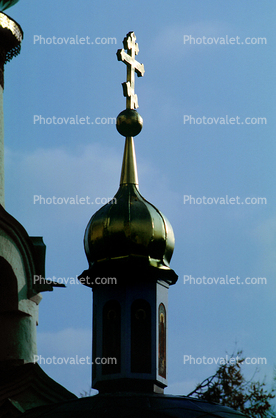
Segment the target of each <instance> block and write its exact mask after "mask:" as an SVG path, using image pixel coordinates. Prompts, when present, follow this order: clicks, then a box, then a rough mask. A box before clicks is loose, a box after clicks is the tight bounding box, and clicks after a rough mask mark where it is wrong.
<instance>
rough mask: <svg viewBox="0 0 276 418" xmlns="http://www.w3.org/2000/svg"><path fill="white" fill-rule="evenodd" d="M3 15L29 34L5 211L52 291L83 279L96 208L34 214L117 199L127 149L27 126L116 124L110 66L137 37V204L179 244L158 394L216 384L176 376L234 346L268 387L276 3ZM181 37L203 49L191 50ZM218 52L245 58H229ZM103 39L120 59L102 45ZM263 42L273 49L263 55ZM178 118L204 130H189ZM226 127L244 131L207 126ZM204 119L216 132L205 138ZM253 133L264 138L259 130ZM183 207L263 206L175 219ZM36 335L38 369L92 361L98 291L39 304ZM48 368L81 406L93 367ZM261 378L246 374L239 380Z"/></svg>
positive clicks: (196, 211)
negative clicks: (38, 247) (67, 360)
mask: <svg viewBox="0 0 276 418" xmlns="http://www.w3.org/2000/svg"><path fill="white" fill-rule="evenodd" d="M7 13H8V15H10V16H11V17H12V18H14V19H15V20H16V21H17V22H18V23H19V24H20V25H21V26H22V28H23V31H24V40H23V44H22V50H21V54H20V55H19V56H18V57H17V58H15V59H13V60H12V62H11V63H9V64H7V65H6V69H5V91H4V112H5V176H6V180H5V187H6V209H7V210H8V211H9V212H10V213H11V214H12V215H13V216H15V217H16V218H17V219H18V220H19V221H20V222H21V223H22V224H23V225H24V227H25V228H26V229H27V231H28V233H29V234H30V235H38V236H43V238H44V241H45V243H46V245H47V254H46V275H47V277H50V278H53V277H54V276H55V277H56V278H57V277H65V278H68V277H76V275H78V274H80V273H81V272H82V271H83V270H84V269H86V268H87V261H86V257H85V254H84V250H83V234H84V230H85V227H86V225H87V223H88V221H89V219H90V217H91V216H92V215H93V213H94V212H95V211H96V210H98V209H99V208H100V205H96V204H94V206H92V205H53V204H52V205H47V204H38V203H36V204H34V196H35V195H36V196H42V197H44V198H47V197H53V196H56V197H74V196H76V195H78V196H79V197H81V196H84V197H85V196H90V197H91V199H92V200H94V199H95V198H97V197H100V198H107V197H113V196H114V194H115V193H116V191H117V189H118V185H119V179H120V169H121V161H122V154H123V146H124V139H123V138H122V137H121V136H120V135H119V134H118V133H117V131H116V128H115V125H114V124H111V123H110V124H108V123H102V124H96V123H94V124H83V125H81V124H79V125H72V124H65V123H63V124H59V125H54V124H53V123H52V124H46V123H45V124H43V123H39V122H36V123H34V117H35V116H39V117H40V116H41V117H42V118H45V119H46V118H53V117H56V118H59V117H60V118H68V117H73V118H75V117H76V115H78V117H84V118H86V117H87V116H88V117H90V120H91V121H95V119H96V118H101V119H102V118H103V119H102V120H103V121H105V120H106V119H108V118H114V117H116V116H117V115H118V114H119V113H120V112H121V111H122V110H123V109H124V108H125V98H124V97H123V94H122V87H121V83H122V82H124V81H125V74H126V69H125V65H123V64H122V63H120V62H118V61H117V58H116V51H117V49H118V48H122V40H123V38H124V36H125V35H126V33H127V32H129V31H134V32H135V34H136V36H137V42H138V44H139V48H140V52H139V55H138V57H137V59H138V60H139V61H140V62H142V63H143V64H144V65H145V76H144V77H143V78H139V79H136V93H137V94H138V98H139V106H140V107H139V113H140V114H141V116H142V117H143V119H144V127H143V130H142V132H141V134H140V135H139V136H138V137H137V138H136V139H135V146H136V153H137V163H138V174H139V183H140V191H141V193H142V195H143V196H144V197H145V198H146V199H147V200H149V201H150V202H152V203H153V204H154V205H155V206H157V207H158V208H159V209H160V210H161V211H162V212H163V213H164V214H165V215H166V216H167V217H168V219H169V220H170V222H171V224H172V226H173V229H174V233H175V238H176V245H175V252H174V255H173V258H172V261H171V267H172V268H173V269H174V270H175V271H176V273H177V274H178V275H179V281H178V283H177V284H176V285H175V286H172V287H171V288H170V290H169V347H168V355H169V358H168V367H169V377H168V382H169V386H168V388H167V390H166V392H167V393H172V394H187V393H189V392H190V391H191V390H192V389H193V388H194V387H195V385H196V384H197V383H198V382H199V381H202V380H203V379H205V378H206V377H208V376H209V375H210V374H212V373H214V372H215V370H216V365H215V364H212V365H203V364H201V365H190V364H187V363H186V364H183V357H184V355H191V356H192V357H194V358H203V356H205V357H206V358H214V357H215V358H216V357H223V356H225V354H226V352H228V353H229V354H231V353H232V351H233V350H234V349H235V344H236V346H237V348H241V349H243V350H244V354H245V355H246V356H247V357H250V358H258V357H262V358H266V359H267V364H266V365H259V369H260V374H259V376H260V378H262V377H263V376H264V375H266V376H267V382H268V387H270V385H271V383H272V377H273V367H274V365H275V364H276V353H275V346H276V344H275V343H276V341H275V335H276V333H275V331H276V329H275V328H276V327H275V294H276V293H275V290H276V285H275V283H276V279H275V271H276V251H275V247H276V245H275V244H276V238H275V237H276V214H275V203H276V198H275V178H276V166H275V155H276V146H275V121H274V118H273V116H274V113H275V77H274V71H273V69H274V68H275V23H274V21H275V19H274V16H275V4H274V2H271V1H266V0H264V1H262V2H258V1H252V0H243V1H240V0H232V1H231V2H230V1H223V2H222V1H219V0H210V1H208V2H206V1H205V0H204V1H203V0H202V1H201V0H198V1H196V2H194V1H191V0H190V1H186V0H185V1H180V0H173V1H171V2H160V1H158V2H157V1H144V0H142V1H139V2H138V3H137V2H134V1H128V2H125V1H123V0H119V1H116V2H112V1H101V2H94V1H89V0H81V1H79V2H76V1H73V0H66V1H64V0H59V1H58V2H56V1H53V0H49V1H47V2H45V1H42V0H36V1H33V0H21V1H19V3H17V4H16V5H15V6H14V7H12V8H11V9H9V10H8V11H7ZM40 36H41V37H42V38H45V39H47V38H49V39H53V37H56V38H65V39H66V38H76V36H78V37H79V38H80V37H84V38H86V37H87V36H88V37H90V41H95V40H96V38H99V39H103V43H101V44H99V45H97V44H96V43H95V42H94V44H93V45H92V44H83V45H80V44H78V45H76V44H75V45H74V44H69V43H67V44H65V42H63V43H62V44H57V45H55V44H53V42H52V43H48V44H45V45H44V44H43V41H42V42H41V43H40V42H39V41H36V42H34V39H38V38H35V37H40ZM184 36H191V37H192V38H195V39H196V43H195V44H193V43H192V42H193V41H191V43H190V42H188V41H186V42H185V43H184ZM227 36H228V39H230V38H235V39H237V37H239V38H238V39H239V41H240V42H244V43H243V44H222V43H221V42H223V41H221V39H226V37H227ZM109 37H110V38H115V39H116V43H115V42H113V43H110V44H108V43H105V40H104V39H107V38H109ZM203 37H206V39H209V44H204V43H203V39H204V38H203ZM247 38H248V39H249V38H250V42H252V43H250V44H245V39H247ZM258 38H265V40H266V41H265V42H263V43H261V41H259V42H260V43H259V44H257V43H256V42H257V41H256V40H257V39H258ZM39 39H41V38H39ZM186 39H187V38H186ZM189 39H190V38H189ZM210 39H211V40H210ZM214 39H215V40H217V39H219V40H220V41H219V42H220V43H217V44H216V43H215V41H214ZM251 40H252V41H251ZM48 42H50V41H48ZM200 42H201V44H200ZM211 42H212V43H211ZM184 115H186V119H187V117H188V118H190V117H191V118H192V117H193V118H195V120H197V122H196V123H189V122H186V123H184ZM227 115H228V118H235V120H239V121H241V122H244V123H240V124H237V123H235V124H234V123H233V124H216V123H215V122H214V119H216V120H217V118H224V119H226V117H227ZM203 117H205V118H206V120H207V118H209V123H206V124H204V123H203V122H202V123H201V124H199V122H200V120H202V121H203ZM237 117H238V118H239V119H237ZM246 118H250V119H247V120H248V121H250V122H251V121H252V123H251V124H246V123H245V119H246ZM252 118H253V119H252ZM258 118H265V119H263V120H265V121H266V123H255V121H256V120H257V119H258ZM41 120H43V119H41ZM189 120H190V119H189ZM191 120H192V119H191ZM220 120H221V119H220ZM211 122H213V123H211ZM184 195H185V196H192V197H194V198H195V199H196V198H203V196H205V197H206V198H214V197H215V198H218V197H222V198H226V195H227V196H228V197H229V198H230V197H236V196H238V197H239V198H240V201H242V202H244V201H245V199H246V198H247V197H249V198H250V199H251V198H258V197H263V198H266V202H267V203H266V204H249V205H247V204H243V205H242V204H240V205H239V204H226V205H222V204H215V203H214V204H203V203H202V204H193V203H191V204H190V203H189V202H186V203H185V204H184ZM253 202H254V200H253ZM184 275H186V276H188V277H189V276H190V275H191V276H193V277H194V278H203V277H204V276H205V277H206V278H208V277H210V278H213V277H216V278H217V277H224V278H226V275H228V277H229V278H230V277H237V276H238V277H240V282H244V281H245V279H246V278H247V277H249V278H266V284H263V285H261V284H260V285H258V284H255V285H254V284H250V285H246V284H245V283H244V285H238V284H237V283H236V284H234V285H220V284H218V285H216V284H212V285H211V284H210V285H209V284H206V285H204V284H190V283H189V282H186V283H185V284H184V280H183V277H184ZM37 332H38V350H39V354H41V355H42V356H44V357H51V356H56V357H67V356H76V355H79V356H87V355H88V356H89V355H91V291H90V290H89V289H88V288H86V287H84V286H81V285H68V286H67V288H66V289H55V290H54V292H51V293H44V294H43V300H42V302H41V305H40V323H39V326H38V328H37ZM42 367H43V369H44V370H45V371H46V372H47V373H48V374H49V375H50V376H51V377H53V378H54V379H56V380H57V381H58V382H59V383H61V384H62V385H64V386H65V387H67V388H68V389H69V390H71V391H73V392H74V393H76V394H77V395H79V393H80V392H81V391H83V390H88V387H89V385H90V380H91V371H90V366H88V365H82V366H76V365H75V366H74V365H72V366H68V365H67V366H66V365H61V366H57V365H45V366H42ZM254 370H255V366H252V365H250V366H249V365H245V366H244V373H245V375H246V376H248V377H251V375H252V374H253V372H254Z"/></svg>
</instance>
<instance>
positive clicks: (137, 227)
mask: <svg viewBox="0 0 276 418" xmlns="http://www.w3.org/2000/svg"><path fill="white" fill-rule="evenodd" d="M174 242H175V240H174V233H173V229H172V226H171V224H170V222H169V221H168V220H167V218H166V217H165V216H164V215H163V214H162V213H161V212H160V211H159V210H158V209H157V208H156V207H155V206H154V205H152V204H151V203H149V202H148V201H147V200H146V199H144V198H143V197H142V195H141V194H140V192H139V190H138V176H137V167H136V156H135V149H134V141H133V137H127V138H126V143H125V151H124V157H123V165H122V172H121V181H120V187H119V190H118V192H117V193H116V195H115V196H114V198H113V199H112V200H111V201H110V202H109V203H107V204H106V205H104V206H103V207H102V208H101V209H99V210H98V211H97V212H96V213H95V214H94V215H93V216H92V218H91V219H90V221H89V222H88V225H87V228H86V231H85V236H84V246H85V252H86V256H87V259H88V262H89V266H90V272H91V271H93V269H95V271H96V272H95V275H98V274H99V271H103V270H105V271H106V272H107V271H109V270H110V271H111V269H109V268H108V267H110V266H111V265H112V269H113V270H112V271H115V270H116V266H117V267H118V269H120V270H121V269H122V268H124V267H126V266H128V267H129V268H133V269H139V267H143V269H145V267H149V268H151V270H152V272H153V271H154V272H155V273H156V274H154V276H159V278H165V280H167V281H168V282H169V283H175V281H176V279H177V276H176V275H175V273H174V272H173V270H171V269H170V265H169V263H170V259H171V257H172V253H173V250H174ZM114 269H115V270H114ZM90 276H91V274H90Z"/></svg>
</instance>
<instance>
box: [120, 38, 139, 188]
mask: <svg viewBox="0 0 276 418" xmlns="http://www.w3.org/2000/svg"><path fill="white" fill-rule="evenodd" d="M123 45H124V49H126V50H127V52H125V51H124V49H118V51H117V58H118V61H122V62H123V63H124V64H126V66H127V81H126V82H124V83H122V86H123V94H124V96H125V97H126V109H125V110H124V111H123V112H121V113H120V114H119V116H118V117H117V121H116V127H117V130H118V132H119V133H120V134H121V135H123V136H125V137H126V141H125V151H124V157H123V164H122V172H121V181H120V185H121V186H122V185H124V184H135V185H136V186H137V187H138V174H137V164H136V155H135V148H134V140H133V137H134V136H136V135H138V134H139V132H140V131H141V129H142V126H143V119H142V118H141V116H140V115H139V113H138V112H136V111H135V110H134V109H137V108H138V97H137V94H135V91H134V86H135V73H136V74H137V75H138V77H143V75H144V73H145V69H144V65H143V64H140V63H139V62H138V61H136V59H135V55H137V54H138V52H139V47H138V43H136V36H135V34H134V32H129V33H128V34H127V35H126V37H125V38H124V40H123Z"/></svg>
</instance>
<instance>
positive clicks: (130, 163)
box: [120, 136, 138, 188]
mask: <svg viewBox="0 0 276 418" xmlns="http://www.w3.org/2000/svg"><path fill="white" fill-rule="evenodd" d="M120 184H121V185H123V184H135V185H136V186H137V188H138V172H137V163H136V154H135V148H134V140H133V138H132V136H130V137H127V138H126V142H125V150H124V157H123V164H122V171H121V181H120Z"/></svg>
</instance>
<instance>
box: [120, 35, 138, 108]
mask: <svg viewBox="0 0 276 418" xmlns="http://www.w3.org/2000/svg"><path fill="white" fill-rule="evenodd" d="M135 41H136V36H135V34H134V32H129V33H128V34H127V35H126V37H125V38H124V40H123V45H124V49H126V50H127V53H126V52H125V51H124V49H118V51H117V58H118V61H122V62H123V63H125V64H126V66H127V81H126V82H125V83H122V86H123V94H124V96H125V97H126V108H127V109H137V108H138V97H137V94H135V92H134V84H135V72H136V74H137V75H138V77H143V75H144V73H145V69H144V64H140V63H139V62H138V61H136V59H135V55H138V52H139V47H138V44H137V43H136V42H135Z"/></svg>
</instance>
